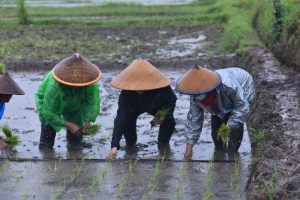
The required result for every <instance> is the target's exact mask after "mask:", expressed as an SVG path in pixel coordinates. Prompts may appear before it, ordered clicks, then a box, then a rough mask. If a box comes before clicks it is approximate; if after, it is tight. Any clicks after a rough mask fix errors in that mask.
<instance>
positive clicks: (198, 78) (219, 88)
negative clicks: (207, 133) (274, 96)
mask: <svg viewBox="0 0 300 200" xmlns="http://www.w3.org/2000/svg"><path fill="white" fill-rule="evenodd" d="M176 90H177V91H178V92H180V93H183V94H187V95H190V110H189V112H188V115H187V123H186V127H185V137H186V150H185V154H184V155H185V158H190V157H191V156H192V148H193V145H194V144H196V143H197V141H198V139H199V137H200V133H201V131H202V126H203V120H204V110H205V111H207V112H209V113H210V114H211V129H212V131H211V135H212V139H213V141H214V144H215V147H216V149H221V150H226V149H224V147H225V145H224V144H223V142H224V141H222V138H221V137H218V130H219V128H220V127H221V125H222V123H224V124H227V125H228V126H229V127H230V135H229V142H228V146H227V150H228V151H231V152H237V151H238V149H239V147H240V145H241V142H242V139H243V131H244V122H245V121H246V118H247V115H248V113H249V112H250V104H251V103H252V102H253V100H254V97H255V89H254V84H253V79H252V76H251V75H250V74H249V73H248V72H246V71H245V70H243V69H240V68H226V69H220V70H216V71H212V70H209V69H206V68H204V67H199V66H194V67H193V68H191V69H190V70H188V71H187V72H186V73H185V74H184V75H183V77H182V78H180V79H179V80H178V81H177V83H176Z"/></svg>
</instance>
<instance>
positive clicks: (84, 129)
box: [82, 122, 91, 133]
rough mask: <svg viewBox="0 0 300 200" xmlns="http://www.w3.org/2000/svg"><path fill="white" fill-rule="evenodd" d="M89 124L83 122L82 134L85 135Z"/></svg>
mask: <svg viewBox="0 0 300 200" xmlns="http://www.w3.org/2000/svg"><path fill="white" fill-rule="evenodd" d="M90 125H91V124H90V122H84V124H83V129H82V132H83V133H86V130H87V129H88V128H89V127H90Z"/></svg>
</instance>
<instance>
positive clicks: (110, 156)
mask: <svg viewBox="0 0 300 200" xmlns="http://www.w3.org/2000/svg"><path fill="white" fill-rule="evenodd" d="M117 154H118V149H117V147H114V148H112V149H111V150H110V152H109V154H108V155H107V156H106V160H113V159H115V158H116V156H117Z"/></svg>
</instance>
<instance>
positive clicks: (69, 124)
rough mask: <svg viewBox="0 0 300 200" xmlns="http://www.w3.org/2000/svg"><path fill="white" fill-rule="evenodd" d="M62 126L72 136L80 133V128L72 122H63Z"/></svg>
mask: <svg viewBox="0 0 300 200" xmlns="http://www.w3.org/2000/svg"><path fill="white" fill-rule="evenodd" d="M64 126H65V127H66V128H67V129H68V130H69V131H71V133H73V134H78V133H80V132H81V131H80V127H79V126H78V125H76V124H74V123H72V122H68V121H65V122H64Z"/></svg>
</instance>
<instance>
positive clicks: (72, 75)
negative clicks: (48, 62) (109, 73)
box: [52, 53, 102, 87]
mask: <svg viewBox="0 0 300 200" xmlns="http://www.w3.org/2000/svg"><path fill="white" fill-rule="evenodd" d="M52 75H53V78H54V79H55V80H56V81H58V82H60V83H62V84H64V85H69V86H75V87H84V86H88V85H91V84H93V83H95V82H97V81H99V80H100V79H101V76H102V73H101V71H100V70H99V68H98V67H97V66H96V65H94V64H93V63H91V62H90V61H88V60H87V59H86V58H85V57H83V56H81V55H80V54H78V53H75V54H74V55H72V56H70V57H68V58H65V59H63V60H62V61H60V63H58V64H57V65H55V67H54V69H53V71H52Z"/></svg>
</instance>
